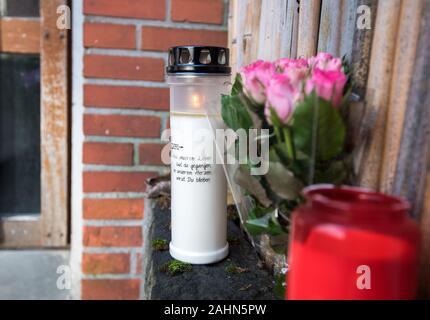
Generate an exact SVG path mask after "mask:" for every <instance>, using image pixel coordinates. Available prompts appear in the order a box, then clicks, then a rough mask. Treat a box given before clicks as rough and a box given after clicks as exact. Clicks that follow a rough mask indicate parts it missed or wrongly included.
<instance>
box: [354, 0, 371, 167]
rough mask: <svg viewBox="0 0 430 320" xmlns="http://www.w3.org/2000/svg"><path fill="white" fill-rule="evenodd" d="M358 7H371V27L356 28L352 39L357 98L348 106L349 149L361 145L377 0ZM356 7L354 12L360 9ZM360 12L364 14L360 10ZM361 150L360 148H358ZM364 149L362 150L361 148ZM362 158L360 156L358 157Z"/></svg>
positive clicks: (360, 2)
mask: <svg viewBox="0 0 430 320" xmlns="http://www.w3.org/2000/svg"><path fill="white" fill-rule="evenodd" d="M356 5H357V8H359V7H361V6H363V5H364V6H366V7H367V8H369V9H370V16H369V17H368V19H370V21H369V20H368V21H367V22H369V29H366V28H355V32H354V37H353V41H352V51H351V59H350V62H351V69H352V75H353V88H352V92H353V94H354V97H355V100H356V101H354V102H352V103H351V107H350V108H348V139H347V140H348V141H349V146H348V148H349V150H353V148H354V147H355V146H360V143H361V142H360V131H361V126H362V120H363V116H364V113H365V107H366V104H365V103H364V102H365V101H364V100H365V94H366V87H367V78H368V72H369V64H370V54H371V48H372V40H373V30H374V28H375V20H376V19H375V18H376V11H377V1H375V0H358V1H357V4H356ZM357 8H356V9H354V12H358V10H357ZM360 14H363V12H362V11H360ZM357 150H360V148H357ZM361 151H362V150H361ZM357 158H358V159H360V157H357Z"/></svg>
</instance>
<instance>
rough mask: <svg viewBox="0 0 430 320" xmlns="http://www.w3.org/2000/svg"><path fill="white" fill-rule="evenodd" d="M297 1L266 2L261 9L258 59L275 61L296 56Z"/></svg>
mask: <svg viewBox="0 0 430 320" xmlns="http://www.w3.org/2000/svg"><path fill="white" fill-rule="evenodd" d="M297 24H298V4H297V2H296V1H295V0H288V1H285V0H274V1H264V2H263V4H262V8H261V21H260V42H259V51H258V58H260V59H266V60H275V59H279V58H281V57H288V58H289V57H293V56H295V52H294V51H295V50H296V49H295V48H296V46H297V45H296V44H295V42H297V32H298V30H297V29H298V26H297Z"/></svg>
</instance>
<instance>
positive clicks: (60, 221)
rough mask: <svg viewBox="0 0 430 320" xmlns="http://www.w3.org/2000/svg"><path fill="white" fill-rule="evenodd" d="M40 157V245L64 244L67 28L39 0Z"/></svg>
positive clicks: (55, 2) (52, 1) (55, 1)
mask: <svg viewBox="0 0 430 320" xmlns="http://www.w3.org/2000/svg"><path fill="white" fill-rule="evenodd" d="M40 4H41V19H42V28H41V39H42V40H41V82H42V84H43V85H42V91H41V160H42V189H41V190H42V192H41V193H42V199H41V207H42V220H41V222H42V228H41V231H42V238H43V245H44V246H47V247H50V246H63V245H66V244H67V234H68V211H69V210H68V209H69V165H68V164H69V156H68V155H69V143H68V142H69V125H68V123H69V108H68V106H69V96H68V72H67V71H68V51H67V44H68V37H69V35H68V31H67V30H59V29H58V28H57V18H58V16H57V7H58V6H60V5H64V4H66V1H65V0H45V1H41V3H40Z"/></svg>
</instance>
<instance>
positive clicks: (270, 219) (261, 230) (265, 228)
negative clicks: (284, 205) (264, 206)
mask: <svg viewBox="0 0 430 320" xmlns="http://www.w3.org/2000/svg"><path fill="white" fill-rule="evenodd" d="M275 213H276V211H272V212H269V213H267V214H265V215H264V216H262V217H260V218H256V217H254V216H253V215H252V214H250V216H249V217H248V220H247V221H246V224H245V226H246V229H247V230H248V232H249V233H250V234H251V235H254V236H257V235H260V234H269V235H272V236H279V235H281V234H284V233H285V232H284V230H283V229H282V226H281V225H280V224H279V222H278V220H277V218H276V214H275Z"/></svg>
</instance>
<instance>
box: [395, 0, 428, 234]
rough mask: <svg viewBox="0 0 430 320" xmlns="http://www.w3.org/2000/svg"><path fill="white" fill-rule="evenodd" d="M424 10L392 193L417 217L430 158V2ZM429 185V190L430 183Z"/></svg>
mask: <svg viewBox="0 0 430 320" xmlns="http://www.w3.org/2000/svg"><path fill="white" fill-rule="evenodd" d="M421 11H422V12H423V16H422V18H421V19H420V20H418V21H419V22H420V24H421V26H417V28H420V36H419V41H418V48H417V53H416V61H415V66H414V71H413V75H412V81H411V86H410V90H409V94H408V96H409V97H408V100H407V103H406V105H407V107H406V112H405V115H404V125H403V130H402V132H401V144H400V146H399V147H398V148H399V152H398V158H397V168H396V172H395V178H394V183H393V188H392V189H393V190H392V191H393V193H395V194H399V195H402V196H405V197H406V198H408V199H409V201H410V202H411V203H412V204H413V208H412V209H413V210H412V214H413V216H414V217H418V216H419V215H420V213H421V211H422V202H423V199H424V188H425V176H426V175H425V172H426V170H427V161H426V159H427V158H428V157H429V160H430V78H429V76H428V70H430V2H429V1H427V2H426V4H425V7H424V8H423V9H422V10H421ZM411 23H412V22H411ZM412 35H413V34H411V36H412ZM399 81H403V80H399ZM429 165H430V161H429ZM428 188H429V189H430V185H428ZM429 192H430V190H429ZM429 231H430V230H429Z"/></svg>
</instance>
